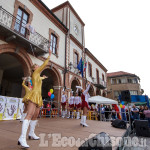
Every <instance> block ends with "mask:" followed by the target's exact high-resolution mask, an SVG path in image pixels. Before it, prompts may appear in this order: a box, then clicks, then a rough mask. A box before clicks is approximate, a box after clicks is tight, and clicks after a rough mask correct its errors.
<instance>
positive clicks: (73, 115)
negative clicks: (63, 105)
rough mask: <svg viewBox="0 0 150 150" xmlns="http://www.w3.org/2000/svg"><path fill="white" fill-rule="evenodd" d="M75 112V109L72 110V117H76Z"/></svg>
mask: <svg viewBox="0 0 150 150" xmlns="http://www.w3.org/2000/svg"><path fill="white" fill-rule="evenodd" d="M75 113H76V112H74V111H73V112H72V119H73V118H75V117H76V114H75Z"/></svg>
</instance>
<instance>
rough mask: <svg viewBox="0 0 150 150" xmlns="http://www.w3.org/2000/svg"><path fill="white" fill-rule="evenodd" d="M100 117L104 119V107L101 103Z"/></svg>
mask: <svg viewBox="0 0 150 150" xmlns="http://www.w3.org/2000/svg"><path fill="white" fill-rule="evenodd" d="M100 110H101V119H102V121H105V108H104V107H103V105H101V108H100Z"/></svg>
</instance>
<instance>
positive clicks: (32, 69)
mask: <svg viewBox="0 0 150 150" xmlns="http://www.w3.org/2000/svg"><path fill="white" fill-rule="evenodd" d="M37 65H38V64H34V65H32V67H31V76H32V74H33V72H34V68H35V66H37Z"/></svg>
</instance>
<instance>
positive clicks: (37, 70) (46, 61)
mask: <svg viewBox="0 0 150 150" xmlns="http://www.w3.org/2000/svg"><path fill="white" fill-rule="evenodd" d="M51 53H52V52H51V50H49V56H48V57H47V59H46V60H45V61H44V63H43V64H42V65H41V66H40V67H39V68H37V69H36V72H38V73H40V72H41V71H42V70H43V69H44V68H45V67H46V66H47V64H48V62H49V59H50V56H51Z"/></svg>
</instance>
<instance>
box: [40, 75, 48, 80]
mask: <svg viewBox="0 0 150 150" xmlns="http://www.w3.org/2000/svg"><path fill="white" fill-rule="evenodd" d="M40 78H41V80H44V79H46V78H48V77H47V76H45V75H43V77H40Z"/></svg>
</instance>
